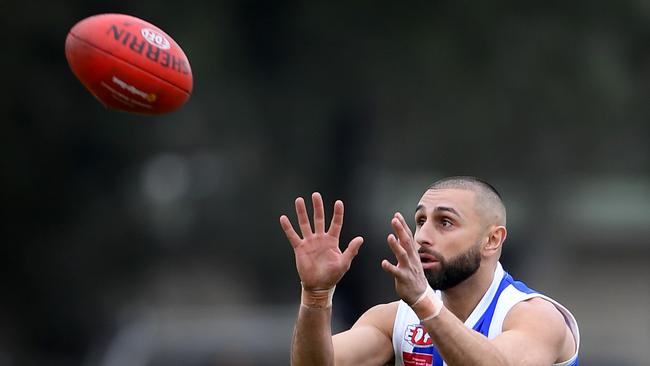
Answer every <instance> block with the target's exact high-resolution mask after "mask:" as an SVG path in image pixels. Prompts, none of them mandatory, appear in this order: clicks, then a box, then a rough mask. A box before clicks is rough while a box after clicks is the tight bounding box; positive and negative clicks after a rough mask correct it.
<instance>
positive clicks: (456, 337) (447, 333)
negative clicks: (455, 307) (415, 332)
mask: <svg viewBox="0 0 650 366" xmlns="http://www.w3.org/2000/svg"><path fill="white" fill-rule="evenodd" d="M423 325H424V327H425V328H426V330H427V332H428V333H429V335H430V336H431V340H432V341H433V344H434V345H435V346H436V348H437V349H438V351H439V352H440V354H441V356H442V358H443V359H444V360H445V362H446V363H447V365H449V366H457V365H459V366H474V365H476V366H478V365H481V366H492V365H495V366H496V365H498V366H504V365H508V360H507V359H506V358H505V357H504V355H503V354H502V353H501V352H500V351H499V350H498V349H497V348H496V347H495V346H494V345H493V344H492V343H491V342H490V341H489V340H488V339H487V337H485V336H483V335H482V334H480V333H478V332H476V331H474V330H472V329H469V328H467V327H466V326H465V325H464V324H463V323H462V322H461V321H460V320H458V318H456V317H455V316H454V315H453V314H452V313H451V312H450V311H449V310H447V309H446V308H443V309H442V311H441V312H440V315H439V316H437V317H435V318H433V319H430V320H427V321H425V322H423Z"/></svg>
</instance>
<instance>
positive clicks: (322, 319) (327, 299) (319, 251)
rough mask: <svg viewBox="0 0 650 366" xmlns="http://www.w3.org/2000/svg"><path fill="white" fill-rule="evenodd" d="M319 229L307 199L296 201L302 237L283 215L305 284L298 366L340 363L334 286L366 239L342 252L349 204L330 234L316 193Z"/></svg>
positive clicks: (339, 207)
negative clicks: (334, 336) (336, 356)
mask: <svg viewBox="0 0 650 366" xmlns="http://www.w3.org/2000/svg"><path fill="white" fill-rule="evenodd" d="M312 203H313V208H314V228H313V231H312V227H311V223H310V221H309V217H308V216H307V208H306V206H305V201H304V200H303V199H302V197H299V198H297V199H296V201H295V206H296V216H297V218H298V225H299V227H300V232H301V234H302V237H301V236H299V235H298V233H297V232H296V231H295V230H294V229H293V226H292V225H291V222H290V221H289V218H288V217H287V216H285V215H282V216H281V217H280V225H281V226H282V229H283V230H284V233H285V235H286V236H287V239H288V240H289V243H290V244H291V246H292V247H293V251H294V254H295V259H296V268H297V270H298V275H299V276H300V281H301V283H302V288H303V289H302V299H301V305H300V311H299V313H298V319H297V321H296V327H295V331H294V335H293V347H292V349H291V361H292V364H293V365H310V366H312V365H334V347H333V345H332V331H331V318H332V311H331V306H332V295H333V293H334V287H335V286H336V284H337V283H338V282H339V281H340V280H341V278H342V277H343V275H344V274H345V273H346V272H347V271H348V269H349V268H350V264H351V263H352V259H353V258H354V257H355V256H356V255H357V253H358V251H359V247H360V246H361V244H362V243H363V238H361V237H356V238H354V239H352V241H350V243H349V244H348V247H347V248H346V250H345V251H344V252H341V250H340V249H339V236H340V233H341V228H342V226H343V202H341V201H336V202H335V204H334V213H333V216H332V221H331V224H330V227H329V229H328V230H325V210H324V208H323V199H322V197H321V196H320V194H318V193H313V194H312Z"/></svg>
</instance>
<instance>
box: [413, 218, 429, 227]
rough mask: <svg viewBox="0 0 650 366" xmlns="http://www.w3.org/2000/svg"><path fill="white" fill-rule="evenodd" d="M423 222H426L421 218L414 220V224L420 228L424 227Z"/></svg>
mask: <svg viewBox="0 0 650 366" xmlns="http://www.w3.org/2000/svg"><path fill="white" fill-rule="evenodd" d="M425 222H426V220H425V219H422V218H420V219H416V220H415V224H416V225H417V226H422V225H424V223H425Z"/></svg>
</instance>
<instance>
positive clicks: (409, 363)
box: [402, 352, 433, 366]
mask: <svg viewBox="0 0 650 366" xmlns="http://www.w3.org/2000/svg"><path fill="white" fill-rule="evenodd" d="M402 358H403V359H404V366H431V365H433V355H428V354H425V353H410V352H402Z"/></svg>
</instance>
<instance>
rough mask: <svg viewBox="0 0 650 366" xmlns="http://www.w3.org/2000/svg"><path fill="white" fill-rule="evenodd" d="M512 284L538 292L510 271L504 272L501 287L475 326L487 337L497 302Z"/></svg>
mask: <svg viewBox="0 0 650 366" xmlns="http://www.w3.org/2000/svg"><path fill="white" fill-rule="evenodd" d="M510 285H512V286H513V287H514V288H516V289H517V290H519V291H521V292H523V293H526V294H531V293H536V292H537V291H535V290H532V289H530V288H528V286H526V284H524V283H523V282H520V281H515V280H514V279H513V278H512V276H511V275H510V274H509V273H508V272H504V273H503V279H501V282H500V283H499V287H498V288H497V291H496V294H494V298H493V299H492V302H490V305H489V306H488V308H487V309H486V310H485V312H484V313H483V315H482V316H481V318H480V319H479V320H478V321H477V322H476V324H475V325H474V327H473V329H474V330H475V331H477V332H479V333H481V334H483V335H484V336H486V337H487V336H488V332H489V331H490V323H492V317H493V316H494V310H495V309H496V307H497V302H499V297H500V296H501V293H502V292H503V290H504V289H505V288H506V287H508V286H510Z"/></svg>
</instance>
